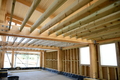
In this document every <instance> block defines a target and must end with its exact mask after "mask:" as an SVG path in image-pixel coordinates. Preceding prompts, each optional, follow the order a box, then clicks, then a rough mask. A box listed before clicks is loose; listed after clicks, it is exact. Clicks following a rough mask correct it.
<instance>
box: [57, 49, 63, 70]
mask: <svg viewBox="0 0 120 80" xmlns="http://www.w3.org/2000/svg"><path fill="white" fill-rule="evenodd" d="M57 58H58V71H59V72H60V71H62V49H61V48H60V49H59V50H58V55H57Z"/></svg>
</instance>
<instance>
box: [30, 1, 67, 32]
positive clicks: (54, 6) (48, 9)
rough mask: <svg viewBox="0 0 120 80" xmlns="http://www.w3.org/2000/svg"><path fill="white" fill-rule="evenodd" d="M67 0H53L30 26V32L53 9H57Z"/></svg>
mask: <svg viewBox="0 0 120 80" xmlns="http://www.w3.org/2000/svg"><path fill="white" fill-rule="evenodd" d="M66 1H67V0H55V1H54V2H53V3H52V4H51V5H50V6H49V7H48V8H47V10H46V11H45V12H44V13H43V14H42V16H40V18H39V19H38V20H37V21H36V22H35V23H34V24H33V25H32V26H31V29H30V33H31V32H33V31H34V29H36V28H37V27H38V26H39V25H40V24H41V23H42V22H43V21H44V20H46V19H47V18H48V17H49V16H50V15H51V14H52V13H53V12H54V11H55V10H57V9H58V8H59V7H60V6H61V5H62V4H63V3H65V2H66Z"/></svg>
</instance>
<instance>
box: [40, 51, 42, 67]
mask: <svg viewBox="0 0 120 80" xmlns="http://www.w3.org/2000/svg"><path fill="white" fill-rule="evenodd" d="M40 67H42V52H40Z"/></svg>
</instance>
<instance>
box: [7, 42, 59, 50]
mask: <svg viewBox="0 0 120 80" xmlns="http://www.w3.org/2000/svg"><path fill="white" fill-rule="evenodd" d="M23 45H24V43H21V44H20V45H17V43H15V44H14V45H12V43H11V42H10V43H9V44H8V45H6V46H11V47H15V48H16V47H24V48H25V47H26V48H31V49H32V48H37V49H38V48H39V49H52V50H58V47H50V46H42V45H39V46H38V45H30V46H29V45H28V44H26V45H25V46H23Z"/></svg>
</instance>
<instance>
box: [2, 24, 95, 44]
mask: <svg viewBox="0 0 120 80" xmlns="http://www.w3.org/2000/svg"><path fill="white" fill-rule="evenodd" d="M0 26H2V25H0ZM0 29H3V27H0ZM4 29H7V28H4ZM0 35H8V36H16V37H26V38H34V39H43V40H54V41H62V42H73V43H92V42H93V41H91V40H84V39H76V38H75V39H70V38H64V37H55V36H42V35H39V33H38V30H35V31H34V32H32V33H30V31H29V28H28V27H25V28H24V29H23V30H22V31H21V32H20V31H19V26H12V29H11V30H10V31H7V32H6V31H0Z"/></svg>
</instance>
